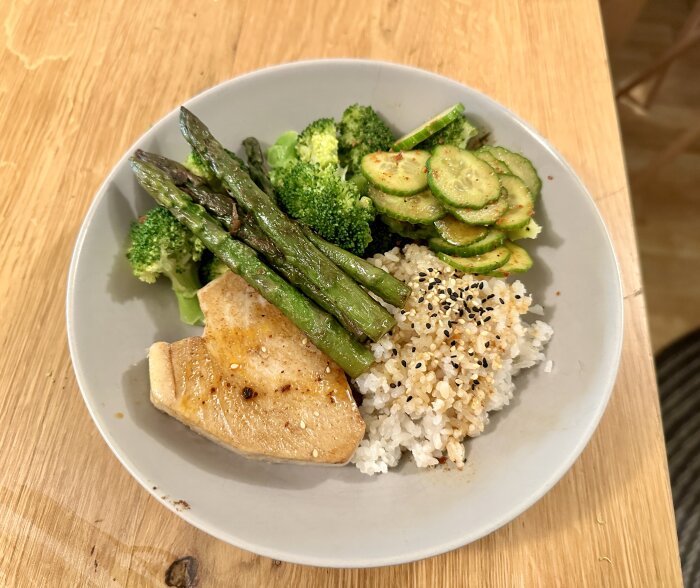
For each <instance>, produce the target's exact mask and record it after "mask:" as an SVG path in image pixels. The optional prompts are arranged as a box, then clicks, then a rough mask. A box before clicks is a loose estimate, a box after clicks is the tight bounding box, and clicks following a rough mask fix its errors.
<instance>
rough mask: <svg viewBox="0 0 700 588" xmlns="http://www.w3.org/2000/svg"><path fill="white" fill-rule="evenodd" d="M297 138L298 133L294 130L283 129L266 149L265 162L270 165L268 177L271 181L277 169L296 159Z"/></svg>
mask: <svg viewBox="0 0 700 588" xmlns="http://www.w3.org/2000/svg"><path fill="white" fill-rule="evenodd" d="M298 138H299V133H297V132H296V131H285V132H284V133H282V134H281V135H280V136H279V137H277V141H275V143H274V144H273V145H271V146H270V148H269V149H268V150H267V164H268V165H269V166H270V178H271V179H272V180H273V182H274V174H275V171H276V170H277V169H279V168H282V167H284V166H285V165H287V164H288V163H289V162H290V161H294V160H295V159H297V149H296V145H297V139H298Z"/></svg>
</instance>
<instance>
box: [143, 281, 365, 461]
mask: <svg viewBox="0 0 700 588" xmlns="http://www.w3.org/2000/svg"><path fill="white" fill-rule="evenodd" d="M199 301H200V304H201V307H202V311H203V312H204V315H205V317H206V325H207V326H206V328H205V330H204V334H203V335H202V336H201V337H190V338H188V339H183V340H181V341H177V342H175V343H163V342H159V343H154V344H153V345H152V346H151V348H150V350H149V369H150V379H151V402H152V403H153V404H154V405H155V406H156V408H158V409H160V410H162V411H164V412H166V413H167V414H169V415H171V416H173V417H175V418H176V419H178V420H179V421H181V422H183V423H184V424H186V425H187V426H188V427H190V428H192V429H193V430H195V431H196V432H198V433H200V434H202V435H204V436H205V437H208V438H209V439H211V440H212V441H215V442H217V443H219V444H221V445H223V446H224V447H226V448H228V449H231V450H233V451H236V452H237V453H240V454H242V455H245V456H247V457H254V458H261V459H267V460H272V461H294V462H307V463H320V464H343V463H346V462H347V461H348V460H349V459H350V457H352V454H353V453H354V451H355V448H356V447H357V445H358V443H359V442H360V440H361V439H362V437H363V435H364V432H365V424H364V421H363V420H362V417H361V415H360V413H359V411H358V409H357V405H356V404H355V401H354V400H353V397H352V392H351V390H350V387H349V386H348V382H347V379H346V376H345V373H344V372H343V370H342V369H340V368H339V367H338V366H337V365H336V364H335V363H334V362H333V361H332V360H330V359H329V358H328V357H327V356H326V355H325V354H323V353H322V352H321V351H319V350H318V349H317V348H316V347H315V346H314V345H313V343H311V342H310V341H308V340H307V339H306V337H305V336H304V333H302V332H301V331H300V330H299V329H298V328H297V327H296V326H295V325H294V324H293V323H292V322H291V321H290V320H289V319H288V318H287V317H285V316H284V315H283V314H282V313H281V312H280V311H279V310H278V309H277V308H276V307H275V306H273V305H272V304H270V303H269V302H267V301H266V300H265V299H264V298H263V297H262V296H260V295H259V294H258V293H257V292H256V291H255V290H254V289H253V288H251V287H250V286H249V285H248V284H246V282H245V281H244V280H243V279H242V278H240V277H239V276H237V275H235V274H233V273H231V272H228V273H226V274H224V275H223V276H221V277H220V278H218V279H216V280H215V281H213V282H212V283H210V284H208V285H207V286H205V287H204V288H202V290H200V292H199Z"/></svg>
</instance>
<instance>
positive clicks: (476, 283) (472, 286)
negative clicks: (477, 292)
mask: <svg viewBox="0 0 700 588" xmlns="http://www.w3.org/2000/svg"><path fill="white" fill-rule="evenodd" d="M469 287H470V288H471V289H472V290H474V289H476V288H478V287H479V282H474V283H473V284H472V285H471V286H469Z"/></svg>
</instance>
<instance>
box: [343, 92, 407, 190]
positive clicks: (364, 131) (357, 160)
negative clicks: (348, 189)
mask: <svg viewBox="0 0 700 588" xmlns="http://www.w3.org/2000/svg"><path fill="white" fill-rule="evenodd" d="M393 142H394V135H393V133H392V132H391V129H389V127H388V126H387V125H386V123H385V122H384V121H383V120H382V119H381V118H380V117H379V115H378V114H377V113H376V112H375V111H374V109H373V108H372V107H371V106H360V105H359V104H353V105H352V106H348V107H347V108H346V109H345V112H343V117H342V119H341V120H340V125H339V137H338V149H339V152H340V164H341V165H342V166H344V167H347V169H348V173H350V174H353V175H357V176H358V177H361V176H359V174H360V164H361V163H362V158H363V157H364V156H365V155H367V154H368V153H374V152H375V151H388V150H389V149H390V147H391V144H392V143H393Z"/></svg>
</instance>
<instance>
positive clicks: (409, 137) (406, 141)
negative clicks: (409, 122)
mask: <svg viewBox="0 0 700 588" xmlns="http://www.w3.org/2000/svg"><path fill="white" fill-rule="evenodd" d="M462 112H464V105H463V104H460V103H457V104H454V105H453V106H450V107H449V108H447V109H446V110H443V111H442V112H441V113H439V114H436V115H435V116H434V117H433V118H431V119H430V120H429V121H426V122H424V123H423V124H422V125H420V126H419V127H418V128H415V129H413V130H412V131H411V132H410V133H407V134H405V135H404V136H403V137H401V138H399V139H397V140H396V142H395V143H394V144H393V145H392V149H393V150H394V151H405V150H406V149H413V148H414V147H415V146H416V145H418V143H422V142H423V141H425V140H426V139H427V138H428V137H430V136H431V135H434V134H435V133H437V132H438V131H439V130H440V129H443V128H445V127H446V126H447V125H448V124H450V123H451V122H452V121H453V120H457V119H458V118H459V117H460V115H461V114H462Z"/></svg>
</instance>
